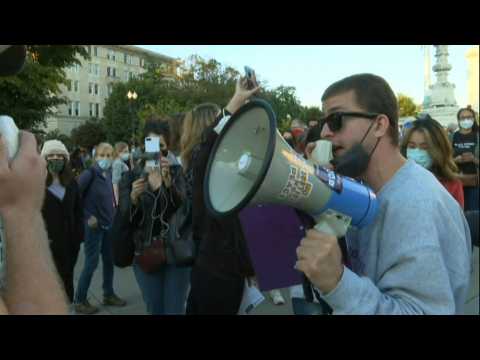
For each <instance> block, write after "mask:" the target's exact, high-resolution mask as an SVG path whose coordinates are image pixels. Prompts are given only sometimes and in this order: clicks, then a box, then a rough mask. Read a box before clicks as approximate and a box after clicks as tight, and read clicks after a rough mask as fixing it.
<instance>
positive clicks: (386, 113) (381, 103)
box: [296, 74, 471, 314]
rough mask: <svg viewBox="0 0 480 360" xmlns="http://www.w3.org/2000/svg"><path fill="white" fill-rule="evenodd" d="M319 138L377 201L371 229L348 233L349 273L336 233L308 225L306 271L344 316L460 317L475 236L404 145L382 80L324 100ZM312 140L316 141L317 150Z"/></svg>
mask: <svg viewBox="0 0 480 360" xmlns="http://www.w3.org/2000/svg"><path fill="white" fill-rule="evenodd" d="M322 102H323V111H324V113H325V115H326V117H325V120H324V124H323V128H322V138H325V139H328V140H330V141H331V142H332V146H333V154H334V160H333V161H332V164H333V165H334V168H335V170H336V171H337V172H339V173H344V174H345V175H348V176H351V177H355V178H359V179H361V180H362V181H364V182H365V183H367V184H368V185H369V186H370V187H372V189H373V190H374V191H375V193H376V194H377V195H378V200H379V213H378V214H377V217H376V220H375V221H374V222H373V223H372V224H371V225H369V226H366V227H365V228H363V229H361V230H358V231H350V232H349V233H348V234H347V244H348V248H349V249H348V250H349V255H350V260H351V263H352V266H351V269H349V268H347V267H345V266H344V265H342V263H341V252H340V249H339V246H338V243H337V239H336V238H335V237H334V236H330V235H326V234H322V233H320V232H318V231H316V230H310V231H309V232H308V233H307V236H306V237H305V238H304V239H303V240H302V241H301V244H300V246H299V247H298V249H297V256H298V261H297V264H296V268H297V269H298V270H300V271H303V272H304V273H305V274H306V275H307V277H308V278H309V279H310V281H311V282H312V283H313V285H314V286H315V287H316V288H317V289H318V290H319V292H320V294H321V296H322V298H323V299H324V300H326V301H327V303H329V305H330V306H331V307H332V308H333V311H334V313H338V314H460V313H462V311H463V310H462V309H463V306H464V304H465V301H466V296H467V291H468V286H469V277H470V257H471V247H470V234H469V230H468V224H467V222H466V220H465V217H464V216H463V213H462V211H461V208H460V207H459V206H458V204H456V203H455V200H454V199H453V198H452V197H451V196H449V195H448V193H447V192H446V191H445V189H444V188H443V187H442V186H441V184H440V183H439V182H438V181H436V180H435V178H434V177H433V176H431V174H430V173H429V172H428V171H425V170H424V169H423V168H421V167H419V166H417V165H416V164H415V163H414V162H411V161H408V162H407V160H406V159H405V158H403V157H402V156H401V154H400V150H399V147H398V138H399V134H398V126H397V125H398V109H397V101H396V98H395V95H394V93H393V92H392V90H391V89H390V87H389V85H388V84H387V82H386V81H385V80H383V79H382V78H380V77H378V76H375V75H371V74H360V75H354V76H351V77H348V78H346V79H343V80H340V81H338V82H337V83H334V84H333V85H331V86H330V87H329V88H328V89H327V90H326V91H325V93H324V94H323V96H322ZM312 149H313V146H310V150H312Z"/></svg>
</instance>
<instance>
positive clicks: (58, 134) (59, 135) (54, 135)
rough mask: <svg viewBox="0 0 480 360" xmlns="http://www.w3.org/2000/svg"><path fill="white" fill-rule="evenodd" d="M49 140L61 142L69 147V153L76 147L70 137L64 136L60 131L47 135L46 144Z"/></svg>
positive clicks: (56, 130) (44, 139)
mask: <svg viewBox="0 0 480 360" xmlns="http://www.w3.org/2000/svg"><path fill="white" fill-rule="evenodd" d="M48 140H60V141H61V142H62V143H63V144H64V145H65V146H66V147H67V149H68V151H70V152H71V151H73V147H74V145H73V142H72V139H71V138H70V137H69V136H67V135H65V134H62V133H61V132H60V130H58V129H55V130H53V131H50V132H48V133H46V134H45V136H44V137H43V141H44V142H45V141H48Z"/></svg>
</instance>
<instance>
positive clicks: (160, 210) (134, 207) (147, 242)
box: [120, 120, 190, 315]
mask: <svg viewBox="0 0 480 360" xmlns="http://www.w3.org/2000/svg"><path fill="white" fill-rule="evenodd" d="M144 137H145V140H146V142H145V149H146V151H147V152H149V150H151V149H155V148H157V147H158V149H157V151H158V150H160V151H158V152H159V156H160V158H159V160H147V161H146V162H144V161H142V163H144V164H141V165H140V166H139V167H137V168H136V169H134V170H133V172H130V173H129V176H131V177H133V178H134V179H135V180H134V181H133V183H131V186H129V182H128V181H123V180H124V179H122V181H121V182H120V211H129V212H130V224H131V226H132V227H133V242H134V245H135V257H134V262H133V269H134V273H135V277H136V279H137V282H138V285H139V287H140V289H141V291H142V296H143V299H144V302H145V305H146V307H147V312H148V313H149V314H151V315H165V314H177V315H179V314H184V313H185V300H186V297H187V291H188V286H189V283H190V268H180V267H176V266H174V265H168V264H165V262H164V261H162V259H161V258H160V257H159V256H158V251H159V250H160V249H161V247H162V246H163V241H164V239H165V236H166V234H167V231H168V220H169V219H170V217H171V216H172V214H173V213H174V212H175V210H176V209H177V208H178V207H179V206H180V205H181V203H182V194H181V192H180V190H179V189H178V186H177V180H178V179H180V178H181V176H182V171H181V167H180V165H178V164H175V163H173V161H172V160H171V158H172V156H171V153H170V152H169V151H168V141H169V129H168V124H167V122H166V121H158V120H149V121H147V123H146V124H145V128H144ZM155 143H156V145H155ZM152 144H153V146H154V148H151V147H150V146H151V145H152ZM151 161H153V164H154V166H151V165H152V163H150V162H151ZM156 165H159V166H156Z"/></svg>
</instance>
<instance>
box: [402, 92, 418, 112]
mask: <svg viewBox="0 0 480 360" xmlns="http://www.w3.org/2000/svg"><path fill="white" fill-rule="evenodd" d="M418 109H419V106H418V105H416V104H415V102H414V101H413V99H412V98H411V97H409V96H406V95H403V94H398V110H399V117H406V116H415V115H416V114H417V113H418Z"/></svg>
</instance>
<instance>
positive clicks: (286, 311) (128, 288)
mask: <svg viewBox="0 0 480 360" xmlns="http://www.w3.org/2000/svg"><path fill="white" fill-rule="evenodd" d="M83 261H84V257H83V249H82V250H81V251H80V256H79V259H78V263H77V267H76V269H75V283H77V281H78V278H79V276H80V271H81V268H82V267H83ZM474 262H475V270H474V274H473V276H472V279H471V284H472V285H471V288H470V294H469V296H468V298H467V306H466V313H467V314H472V315H478V314H479V251H478V247H476V248H475V252H474ZM101 269H102V267H101V260H100V264H99V267H98V269H97V271H96V272H95V275H94V277H93V280H92V285H91V287H90V292H89V299H90V302H91V303H92V304H93V305H96V306H99V307H100V309H101V311H100V312H99V313H98V314H99V315H146V314H147V313H146V311H145V305H144V304H143V301H142V297H141V294H140V289H139V288H138V285H137V282H136V280H135V276H134V274H133V271H132V268H127V269H119V268H115V279H114V288H115V291H116V293H117V294H118V295H119V296H120V297H122V298H123V299H125V300H126V301H127V303H128V304H127V306H125V307H122V308H118V307H104V306H103V305H101V300H102V296H103V292H102V270H101ZM282 294H283V297H284V298H285V300H286V301H287V303H286V304H285V305H280V306H276V305H274V304H273V303H272V301H271V299H270V297H269V296H268V295H267V294H264V295H265V298H266V299H265V301H264V302H263V303H261V304H260V305H259V306H258V307H257V308H256V309H255V310H254V311H253V312H252V314H253V315H293V312H292V306H291V302H290V299H289V294H288V291H287V290H285V289H282Z"/></svg>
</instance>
